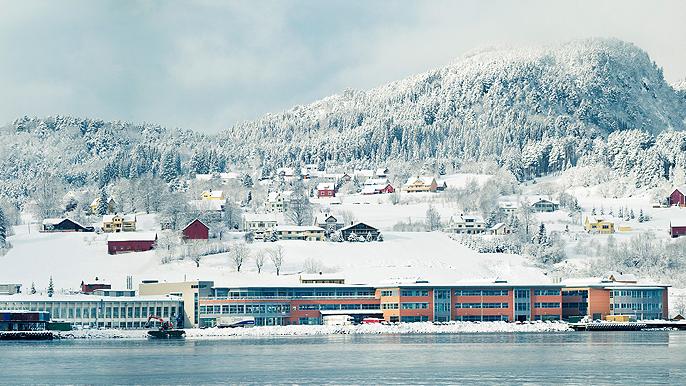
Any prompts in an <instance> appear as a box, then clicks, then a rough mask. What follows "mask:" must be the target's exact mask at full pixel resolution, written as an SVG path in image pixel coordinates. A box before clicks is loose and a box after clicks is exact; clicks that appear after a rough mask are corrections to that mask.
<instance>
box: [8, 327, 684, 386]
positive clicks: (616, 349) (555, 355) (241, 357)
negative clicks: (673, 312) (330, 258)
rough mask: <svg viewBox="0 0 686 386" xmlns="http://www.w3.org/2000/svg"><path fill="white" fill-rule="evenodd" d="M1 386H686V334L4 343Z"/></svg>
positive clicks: (549, 334) (402, 336)
mask: <svg viewBox="0 0 686 386" xmlns="http://www.w3.org/2000/svg"><path fill="white" fill-rule="evenodd" d="M0 363H1V364H2V367H1V369H0V383H3V384H13V385H16V384H36V383H40V384H83V383H87V384H110V383H115V384H218V383H272V384H275V383H277V384H283V383H299V384H303V383H335V384H379V383H396V384H408V383H421V384H438V383H452V384H454V383H461V384H464V383H491V384H510V383H513V384H519V383H534V384H541V383H555V384H561V383H562V384H594V385H598V384H610V383H613V384H617V383H618V384H682V385H683V384H686V332H681V331H646V332H569V333H518V334H459V335H458V334H455V335H364V336H363V335H356V336H352V335H348V336H341V335H337V336H310V337H280V338H259V339H226V340H195V341H191V340H186V341H144V340H61V341H53V342H7V343H0Z"/></svg>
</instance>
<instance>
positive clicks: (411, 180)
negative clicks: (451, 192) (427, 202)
mask: <svg viewBox="0 0 686 386" xmlns="http://www.w3.org/2000/svg"><path fill="white" fill-rule="evenodd" d="M435 180H436V178H434V177H431V176H415V177H410V178H408V179H407V182H405V185H413V184H414V183H415V182H417V181H420V182H421V183H422V184H423V185H431V184H432V183H433V182H434V181H435Z"/></svg>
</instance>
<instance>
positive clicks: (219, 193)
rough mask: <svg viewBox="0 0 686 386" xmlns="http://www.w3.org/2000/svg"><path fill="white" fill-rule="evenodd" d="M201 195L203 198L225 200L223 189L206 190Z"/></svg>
mask: <svg viewBox="0 0 686 386" xmlns="http://www.w3.org/2000/svg"><path fill="white" fill-rule="evenodd" d="M201 197H202V199H203V200H221V201H224V200H225V198H224V191H223V190H212V189H210V190H205V191H204V192H202V194H201Z"/></svg>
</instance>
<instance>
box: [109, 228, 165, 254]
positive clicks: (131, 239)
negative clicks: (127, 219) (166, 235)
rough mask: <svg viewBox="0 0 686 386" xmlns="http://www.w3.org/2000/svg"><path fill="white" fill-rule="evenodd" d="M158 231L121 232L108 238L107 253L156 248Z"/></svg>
mask: <svg viewBox="0 0 686 386" xmlns="http://www.w3.org/2000/svg"><path fill="white" fill-rule="evenodd" d="M156 242H157V233H154V232H153V233H147V232H121V233H114V234H112V235H110V236H109V237H108V238H107V253H109V254H110V255H115V254H117V253H126V252H143V251H149V250H151V249H153V248H155V243H156Z"/></svg>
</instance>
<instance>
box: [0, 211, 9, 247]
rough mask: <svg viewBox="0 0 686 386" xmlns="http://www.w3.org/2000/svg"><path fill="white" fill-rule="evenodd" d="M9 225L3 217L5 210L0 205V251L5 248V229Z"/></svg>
mask: <svg viewBox="0 0 686 386" xmlns="http://www.w3.org/2000/svg"><path fill="white" fill-rule="evenodd" d="M8 228H9V224H8V221H7V217H6V216H5V210H4V209H3V208H2V205H0V251H2V250H3V249H5V248H6V247H7V233H8V232H7V229H8Z"/></svg>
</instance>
